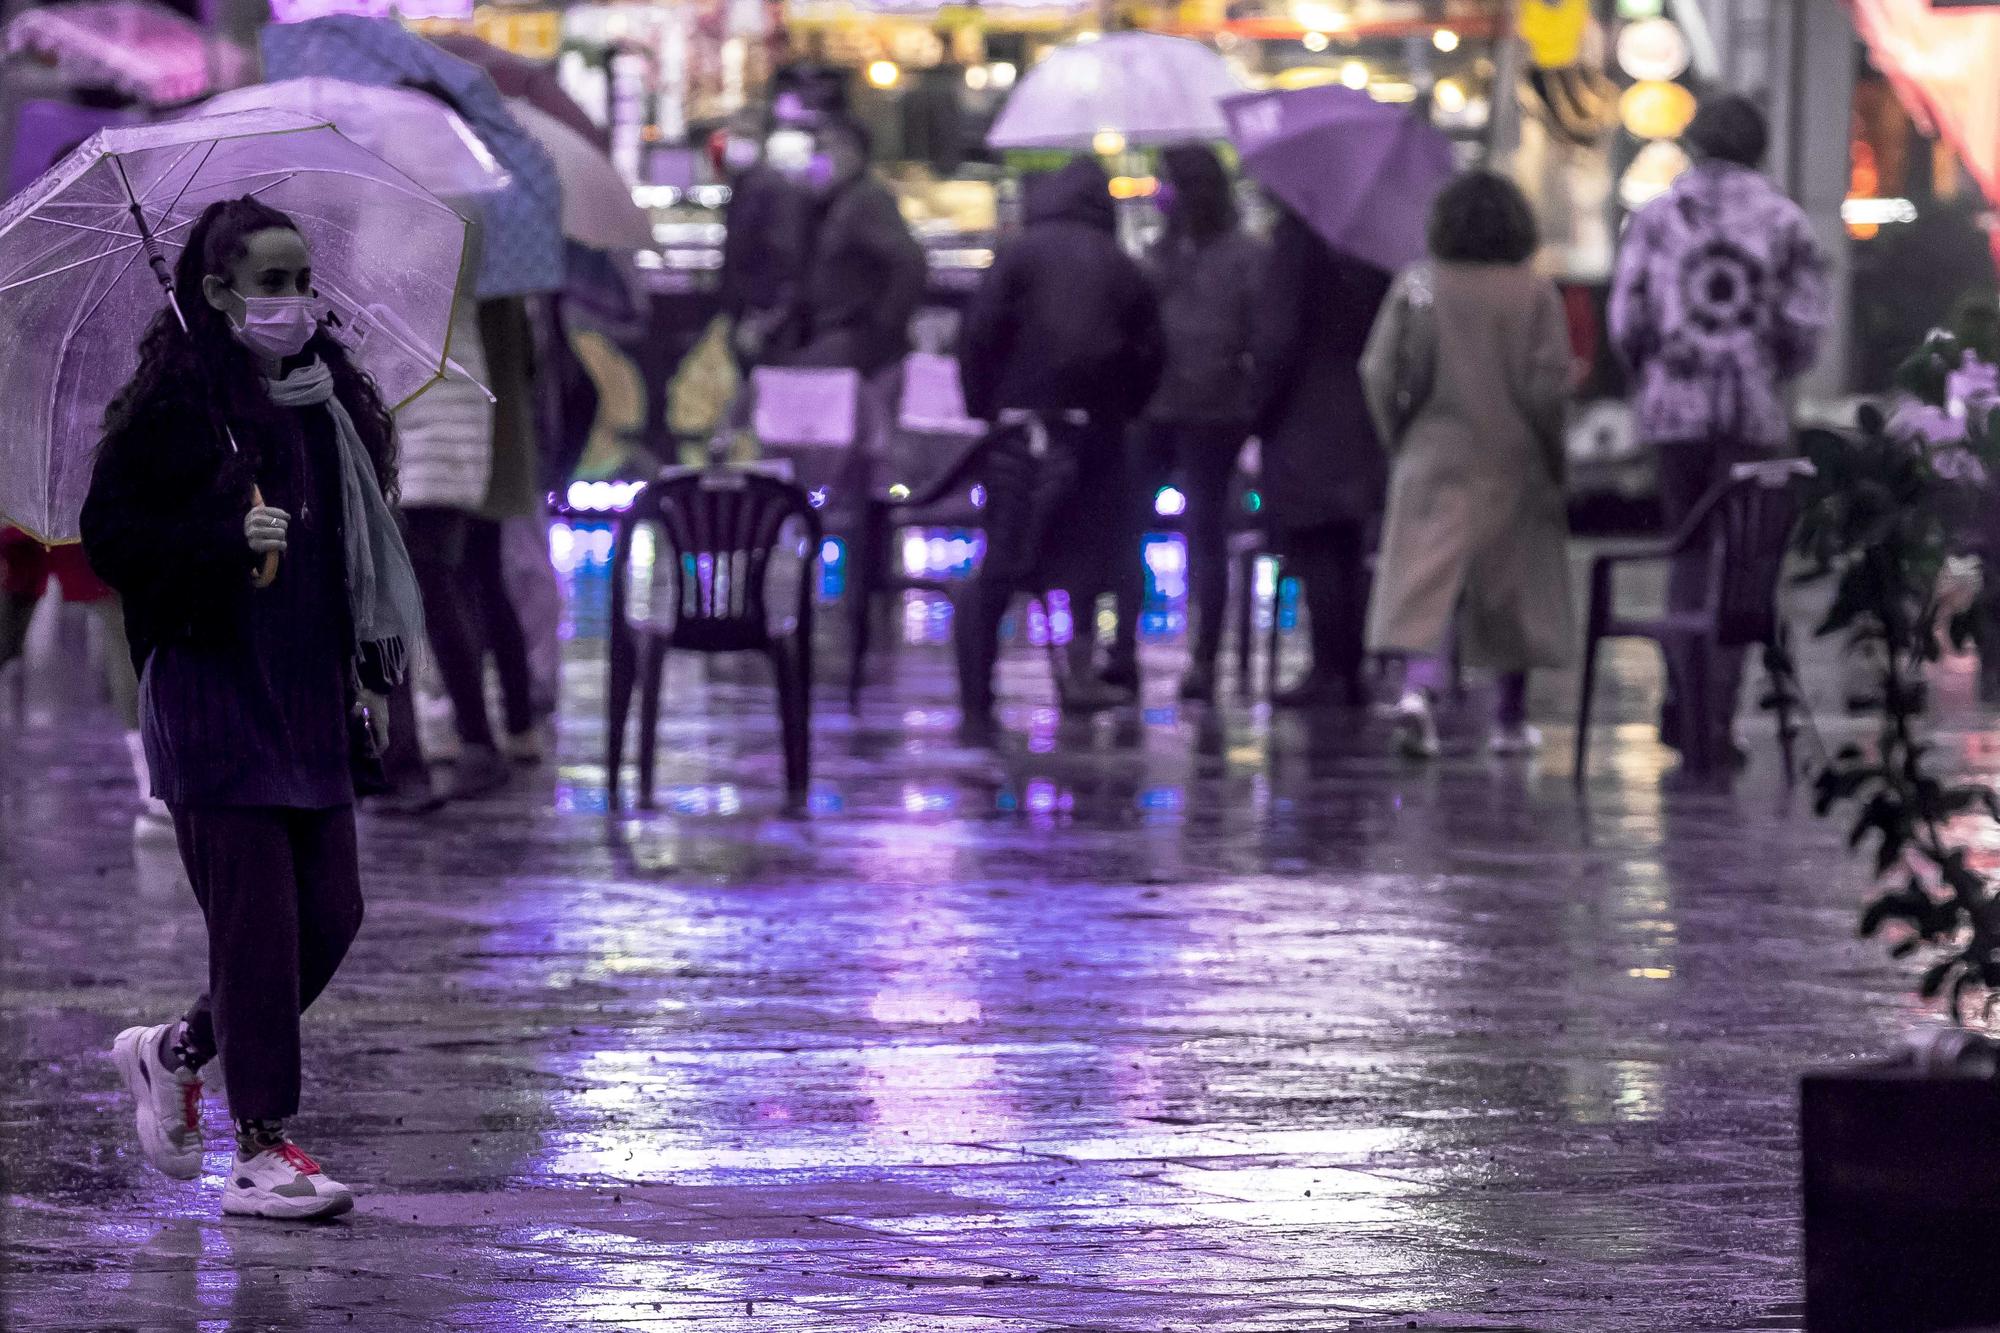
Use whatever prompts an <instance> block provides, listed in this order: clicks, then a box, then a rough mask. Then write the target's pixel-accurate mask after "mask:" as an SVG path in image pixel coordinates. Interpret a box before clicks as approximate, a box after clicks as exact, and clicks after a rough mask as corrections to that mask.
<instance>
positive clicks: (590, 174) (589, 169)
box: [507, 97, 653, 250]
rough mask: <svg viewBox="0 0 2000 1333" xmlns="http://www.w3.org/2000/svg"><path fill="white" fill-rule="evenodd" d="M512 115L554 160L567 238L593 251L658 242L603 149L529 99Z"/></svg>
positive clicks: (510, 103)
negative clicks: (655, 240)
mask: <svg viewBox="0 0 2000 1333" xmlns="http://www.w3.org/2000/svg"><path fill="white" fill-rule="evenodd" d="M507 111H508V113H509V114H510V115H512V116H513V117H514V119H515V121H516V122H518V123H519V124H520V126H521V128H522V129H524V130H526V131H527V132H528V137H530V138H531V139H533V140H534V141H535V142H536V143H538V144H540V145H541V146H542V148H543V149H544V150H545V151H546V152H547V153H548V155H549V156H550V157H551V158H553V159H555V164H556V180H557V181H558V182H559V183H560V184H561V185H562V230H563V235H564V236H567V237H568V238H569V239H570V240H572V241H575V242H576V243H577V244H578V245H584V246H589V247H590V248H591V249H593V250H640V249H644V248H645V247H647V246H649V245H651V244H652V243H653V224H652V221H651V220H650V219H649V218H648V217H647V216H646V212H645V210H644V209H642V208H640V207H639V205H637V204H636V203H634V202H632V187H631V186H630V185H628V184H626V182H625V178H624V177H623V176H621V175H619V174H618V168H617V167H615V166H613V165H612V164H611V159H610V158H608V157H606V156H605V155H604V150H603V149H601V148H599V147H598V146H597V145H596V144H594V143H592V142H591V141H590V140H589V139H587V138H585V137H584V136H583V135H581V134H579V133H577V132H576V131H575V130H574V129H572V128H570V127H569V126H568V125H565V124H564V123H563V122H562V121H560V120H557V119H556V118H555V117H554V116H552V115H550V114H549V113H548V112H546V111H544V110H542V109H541V108H540V107H538V106H536V105H535V104H534V103H533V102H530V101H529V100H528V99H527V98H525V97H510V98H508V99H507Z"/></svg>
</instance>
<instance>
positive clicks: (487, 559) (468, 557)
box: [403, 506, 535, 748]
mask: <svg viewBox="0 0 2000 1333" xmlns="http://www.w3.org/2000/svg"><path fill="white" fill-rule="evenodd" d="M403 516H404V520H405V521H406V522H407V524H408V525H409V545H410V563H411V564H412V565H413V566H415V568H416V574H417V587H418V589H419V591H421V592H422V594H423V598H424V625H425V629H426V631H427V632H428V634H429V637H430V644H431V654H432V655H433V656H434V657H435V658H436V659H437V666H438V674H439V675H440V676H442V677H444V688H445V693H446V694H448V695H449V696H450V697H451V711H452V718H453V721H454V723H455V725H456V726H457V729H458V739H459V740H460V742H462V743H463V744H465V745H468V746H475V747H480V748H491V747H492V745H493V725H492V723H491V722H490V721H489V720H488V719H487V716H486V671H485V662H486V653H487V652H489V651H490V652H491V653H492V654H493V660H494V665H495V666H496V667H497V668H498V669H499V673H500V698H501V704H502V707H504V708H505V709H506V713H507V717H506V721H507V730H508V731H509V732H513V733H516V734H518V733H520V732H523V731H526V730H528V729H529V728H530V727H532V726H534V725H535V701H534V678H533V676H532V674H531V673H530V671H529V669H528V639H527V635H526V634H525V633H523V632H522V629H521V617H520V614H519V613H518V612H516V611H515V609H514V603H513V601H512V600H511V599H510V598H509V597H508V596H507V583H506V577H505V574H504V572H503V566H502V564H501V558H500V525H499V524H498V523H497V522H495V521H493V520H492V519H488V518H481V517H479V516H478V515H477V514H472V513H468V512H466V511H465V510H462V509H442V508H432V507H428V506H425V507H419V508H415V509H406V510H404V511H403Z"/></svg>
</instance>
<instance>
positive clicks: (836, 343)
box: [775, 114, 930, 456]
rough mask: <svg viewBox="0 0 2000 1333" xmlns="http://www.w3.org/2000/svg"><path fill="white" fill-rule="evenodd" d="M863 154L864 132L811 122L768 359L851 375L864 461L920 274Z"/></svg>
mask: <svg viewBox="0 0 2000 1333" xmlns="http://www.w3.org/2000/svg"><path fill="white" fill-rule="evenodd" d="M873 151H874V141H873V138H872V137H871V136H870V134H869V132H868V128H867V126H865V125H863V124H862V123H861V122H860V121H858V120H855V119H854V118H852V117H851V116H847V115H844V114H835V115H831V116H828V117H826V118H824V119H823V120H822V121H821V122H820V124H819V127H818V130H817V131H816V133H815V136H814V149H813V155H812V158H811V160H810V162H809V163H808V164H807V167H806V172H805V180H806V187H807V189H809V190H810V191H811V193H812V196H813V212H812V221H811V234H810V235H811V239H810V241H809V243H808V246H807V251H806V255H807V258H806V270H805V276H804V280H803V284H802V286H801V289H800V293H799V299H798V302H797V305H796V306H795V308H794V311H793V315H792V319H791V323H790V325H789V327H788V330H787V336H788V338H789V342H788V343H787V344H786V345H785V349H784V350H783V352H782V354H780V355H779V356H777V357H776V358H775V360H776V362H777V363H778V364H782V365H787V366H802V367H821V368H831V367H840V368H845V369H848V370H852V371H855V372H856V373H857V374H858V375H859V376H860V377H861V390H860V410H859V414H858V420H857V423H856V433H857V435H858V437H859V438H858V440H857V444H859V445H860V446H861V448H860V449H859V450H858V451H857V452H858V453H861V454H866V455H871V456H873V455H879V454H880V453H881V452H882V451H883V450H885V449H886V448H887V443H888V432H889V430H890V428H891V426H892V425H893V422H894V420H895V402H896V396H897V392H898V388H899V383H900V380H901V370H902V365H903V357H904V356H905V355H906V354H907V353H908V352H909V350H910V320H911V319H912V318H913V317H914V316H915V315H916V313H917V310H918V308H919V307H920V306H921V305H922V304H923V299H924V291H925V286H926V283H927V281H928V278H929V272H930V270H929V266H928V264H927V263H926V261H925V259H924V250H923V247H922V246H921V245H919V244H918V243H917V238H916V237H915V236H914V235H912V234H911V232H910V225H909V223H907V222H905V221H904V220H903V210H902V208H901V206H900V205H898V204H897V202H896V196H895V195H894V194H893V193H891V192H890V190H889V188H888V187H887V186H886V185H884V184H882V182H881V181H879V180H877V179H876V178H875V175H874V172H873V171H871V170H870V169H869V158H870V155H871V154H872V152H873Z"/></svg>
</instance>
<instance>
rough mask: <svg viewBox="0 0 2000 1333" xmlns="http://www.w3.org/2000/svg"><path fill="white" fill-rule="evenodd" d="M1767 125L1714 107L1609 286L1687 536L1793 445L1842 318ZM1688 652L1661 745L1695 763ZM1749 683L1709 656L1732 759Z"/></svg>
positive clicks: (1746, 113) (1672, 517) (1640, 410)
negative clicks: (1742, 465) (1739, 469)
mask: <svg viewBox="0 0 2000 1333" xmlns="http://www.w3.org/2000/svg"><path fill="white" fill-rule="evenodd" d="M1769 137H1770V136H1769V131H1768V129H1767V127H1766V125H1765V122H1764V116H1763V113H1762V112H1760V111H1759V110H1758V109H1757V107H1756V104H1755V103H1753V102H1751V101H1750V100H1748V99H1747V98H1744V97H1740V96H1735V95H1727V96H1718V97H1711V98H1706V99H1704V100H1703V102H1702V104H1701V106H1700V108H1699V109H1698V110H1697V111H1696V113H1695V117H1694V120H1693V121H1692V122H1691V123H1690V124H1689V125H1688V128H1687V131H1686V132H1685V133H1684V134H1683V135H1682V143H1683V144H1684V145H1686V147H1687V148H1688V149H1689V150H1690V153H1691V155H1692V156H1693V158H1694V166H1693V167H1692V168H1691V169H1690V170H1688V171H1686V172H1684V173H1682V175H1681V176H1680V178H1679V179H1678V180H1676V181H1675V182H1674V183H1673V185H1672V186H1671V187H1670V188H1669V189H1668V190H1667V192H1666V193H1665V194H1663V195H1662V196H1660V197H1659V198H1658V199H1655V200H1654V201H1653V202H1652V203H1650V204H1647V205H1646V206H1645V207H1644V208H1642V209H1640V210H1639V211H1638V212H1637V213H1635V214H1634V215H1633V216H1632V220H1631V221H1630V222H1629V223H1628V224H1627V225H1626V228H1625V237H1624V240H1623V243H1622V244H1621V246H1620V248H1619V255H1618V268H1617V272H1616V274H1615V275H1614V276H1613V279H1612V284H1611V297H1610V309H1609V320H1610V326H1611V337H1612V340H1613V342H1614V344H1615V345H1616V347H1617V349H1618V352H1619V355H1620V356H1622V357H1623V358H1624V360H1625V363H1626V364H1627V365H1628V366H1629V367H1630V368H1631V370H1632V373H1633V377H1634V382H1635V389H1634V394H1635V408H1636V415H1637V418H1638V431H1639V437H1640V439H1641V440H1642V441H1643V442H1645V443H1647V444H1649V445H1651V446H1653V447H1654V448H1655V450H1656V451H1657V454H1658V458H1659V477H1660V508H1661V511H1662V517H1663V519H1664V521H1665V525H1666V528H1667V530H1668V531H1670V532H1671V531H1674V530H1676V529H1677V528H1678V527H1679V526H1680V524H1681V523H1682V522H1683V521H1684V520H1685V519H1686V518H1687V516H1688V515H1689V514H1690V513H1691V512H1693V510H1694V507H1695V505H1696V504H1697V503H1699V502H1700V500H1701V498H1702V496H1704V495H1705V494H1707V493H1708V491H1709V490H1710V489H1711V488H1712V487H1714V486H1715V485H1716V484H1717V483H1718V482H1721V481H1722V480H1724V479H1725V478H1727V477H1728V475H1729V470H1730V468H1731V467H1732V466H1734V465H1735V464H1736V463H1739V462H1743V461H1746V460H1749V459H1754V458H1758V457H1768V456H1771V455H1773V454H1777V453H1781V452H1783V451H1784V450H1786V449H1788V448H1789V447H1790V440H1791V409H1790V404H1789V401H1788V399H1789V389H1790V386H1791V384H1792V383H1793V382H1794V381H1795V380H1796V379H1797V378H1798V377H1799V376H1801V375H1803V374H1804V373H1805V372H1806V371H1807V370H1809V369H1811V368H1812V364H1813V361H1814V358H1815V357H1816V356H1817V355H1818V352H1819V344H1820V338H1821V336H1822V334H1824V332H1825V330H1826V326H1827V323H1828V321H1829V320H1830V319H1831V317H1832V311H1833V298H1832V287H1831V285H1830V280H1829V270H1828V265H1827V258H1826V254H1825V252H1824V251H1823V250H1822V249H1821V247H1820V245H1819V242H1818V241H1817V239H1816V238H1815V237H1814V235H1813V232H1812V227H1811V225H1810V224H1809V223H1808V222H1807V220H1806V216H1805V213H1804V212H1803V211H1802V210H1801V209H1800V208H1799V206H1798V205H1797V204H1795V203H1793V202H1792V201H1791V200H1790V199H1788V198H1786V197H1785V195H1784V194H1783V193H1782V192H1781V191H1780V190H1779V189H1778V188H1777V186H1775V185H1773V184H1772V183H1771V182H1770V180H1768V179H1767V178H1766V177H1765V176H1764V175H1763V174H1762V173H1761V172H1759V171H1758V169H1757V168H1758V165H1759V164H1760V163H1761V162H1762V161H1763V160H1764V151H1765V148H1766V146H1767V144H1768V142H1769ZM1708 558H1709V557H1708V551H1707V549H1706V548H1705V547H1698V548H1697V549H1690V550H1689V551H1688V552H1687V553H1686V554H1685V555H1683V556H1681V557H1680V558H1679V559H1678V560H1676V561H1675V562H1674V564H1673V567H1672V568H1671V569H1670V570H1669V572H1668V577H1667V605H1668V607H1669V609H1673V610H1690V609H1694V608H1697V607H1699V606H1700V605H1701V601H1702V597H1703V595H1704V588H1703V581H1704V579H1705V578H1706V570H1707V566H1708ZM1702 651H1705V650H1703V649H1701V648H1698V647H1694V646H1689V647H1686V648H1677V649H1674V650H1672V651H1670V652H1669V653H1668V654H1667V659H1666V660H1667V691H1666V696H1665V700H1664V702H1663V705H1662V708H1661V713H1660V739H1661V740H1662V741H1663V742H1665V743H1666V744H1668V745H1670V746H1673V747H1675V748H1677V749H1682V750H1684V751H1692V752H1696V753H1699V752H1700V748H1699V747H1698V746H1696V745H1695V744H1693V743H1691V740H1692V738H1689V737H1686V736H1684V735H1683V734H1682V731H1681V721H1680V693H1681V682H1682V681H1683V680H1685V679H1688V678H1689V677H1690V675H1691V668H1692V667H1693V666H1694V665H1696V663H1694V662H1692V661H1691V660H1689V659H1688V658H1687V657H1686V656H1685V654H1687V653H1690V652H1702ZM1742 673H1743V653H1742V650H1741V649H1727V650H1722V651H1719V652H1717V653H1714V654H1711V655H1710V658H1709V661H1708V662H1707V670H1706V678H1707V680H1708V681H1709V683H1710V686H1711V688H1712V689H1713V691H1714V694H1713V696H1712V699H1713V703H1714V707H1713V708H1712V709H1711V710H1710V716H1711V717H1713V718H1715V719H1716V725H1717V726H1718V727H1719V728H1720V729H1721V734H1720V735H1717V736H1712V737H1709V738H1707V739H1708V740H1709V742H1710V744H1709V746H1708V747H1707V749H1708V752H1709V753H1711V754H1728V753H1731V750H1732V747H1733V745H1734V742H1733V739H1732V737H1731V726H1732V722H1733V719H1734V718H1735V715H1736V705H1737V695H1738V693H1739V691H1740V687H1741V683H1742Z"/></svg>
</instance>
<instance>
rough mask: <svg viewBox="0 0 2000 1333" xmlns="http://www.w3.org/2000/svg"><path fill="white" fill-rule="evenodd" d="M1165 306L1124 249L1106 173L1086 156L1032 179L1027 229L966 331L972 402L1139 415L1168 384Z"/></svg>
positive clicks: (964, 369) (979, 413) (987, 410)
mask: <svg viewBox="0 0 2000 1333" xmlns="http://www.w3.org/2000/svg"><path fill="white" fill-rule="evenodd" d="M1164 359H1165V351H1164V347H1163V344H1162V340H1161V333H1160V311H1159V303H1158V301H1157V300H1156V299H1155V298H1154V295H1153V289H1152V286H1151V284H1149V283H1148V282H1147V280H1146V275H1145V273H1144V272H1143V271H1142V270H1141V269H1140V268H1139V266H1138V264H1136V263H1135V262H1133V260H1132V259H1131V257H1130V256H1128V255H1127V254H1126V253H1125V252H1124V251H1123V250H1121V249H1119V247H1118V240H1117V220H1116V216H1115V214H1114V213H1113V211H1112V206H1111V192H1110V187H1109V183H1108V182H1107V181H1106V179H1105V176H1104V172H1103V170H1102V169H1101V168H1099V167H1098V165H1097V164H1096V162H1094V161H1091V160H1089V159H1083V158H1079V159H1078V160H1076V161H1074V162H1072V163H1070V164H1069V165H1068V166H1066V167H1064V168H1063V169H1062V170H1061V171H1057V172H1054V173H1050V174H1044V175H1040V176H1031V177H1029V178H1028V183H1027V228H1026V230H1025V231H1024V232H1023V233H1022V234H1021V235H1020V236H1019V237H1017V238H1016V239H1015V240H1014V241H1012V242H1011V243H1010V244H1008V245H1007V246H1005V247H1004V248H1003V249H1002V250H1001V252H1000V254H999V257H998V258H997V259H995V260H994V263H993V267H992V268H991V269H990V270H989V271H988V272H987V274H986V278H985V280H984V281H983V282H982V283H981V284H980V286H979V291H978V293H977V295H975V296H974V298H973V301H972V306H971V308H970V309H969V310H968V311H967V312H966V315H965V322H964V325H963V326H962V328H961V329H960V332H959V348H958V369H959V378H960V380H961V382H962V383H963V385H964V389H965V406H966V410H967V411H968V412H970V413H971V414H972V415H973V416H974V417H978V418H982V419H985V420H989V421H990V420H992V419H993V418H994V417H995V416H996V415H998V414H999V413H1000V412H1001V411H1002V410H1004V409H1006V408H1010V407H1011V408H1028V409H1031V410H1036V411H1044V412H1053V411H1064V410H1070V409H1081V410H1084V411H1087V412H1089V413H1091V414H1092V415H1093V416H1100V417H1103V418H1106V419H1109V420H1114V421H1116V420H1129V419H1130V418H1132V417H1135V416H1137V415H1138V414H1139V413H1140V411H1142V410H1143V409H1144V408H1145V405H1146V403H1147V401H1148V400H1149V399H1151V398H1152V396H1153V390H1154V387H1155V386H1156V385H1157V384H1158V383H1159V378H1160V367H1161V365H1162V363H1163V361H1164Z"/></svg>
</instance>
